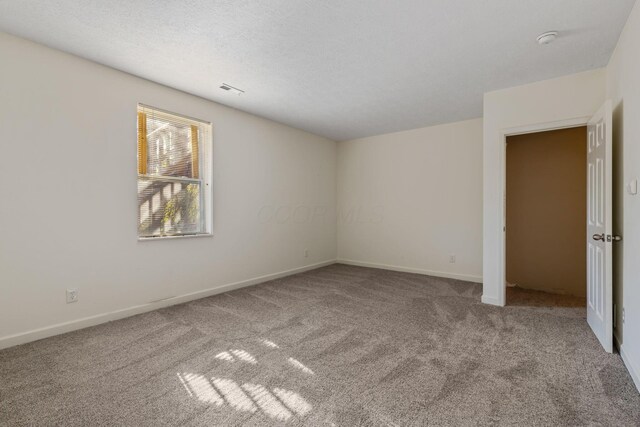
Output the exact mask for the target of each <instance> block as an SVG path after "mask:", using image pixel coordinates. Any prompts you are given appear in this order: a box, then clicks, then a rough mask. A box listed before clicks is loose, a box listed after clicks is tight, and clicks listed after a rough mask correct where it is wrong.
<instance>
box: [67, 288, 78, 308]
mask: <svg viewBox="0 0 640 427" xmlns="http://www.w3.org/2000/svg"><path fill="white" fill-rule="evenodd" d="M72 302H78V290H77V289H67V304H71V303H72Z"/></svg>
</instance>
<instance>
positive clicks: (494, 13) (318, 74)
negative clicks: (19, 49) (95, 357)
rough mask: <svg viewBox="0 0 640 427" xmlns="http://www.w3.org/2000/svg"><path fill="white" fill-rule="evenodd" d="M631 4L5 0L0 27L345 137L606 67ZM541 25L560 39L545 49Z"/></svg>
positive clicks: (451, 117)
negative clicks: (539, 39)
mask: <svg viewBox="0 0 640 427" xmlns="http://www.w3.org/2000/svg"><path fill="white" fill-rule="evenodd" d="M634 1H635V0H615V1H611V0H561V1H559V0H518V1H514V0H484V1H478V0H449V1H442V0H397V1H389V0H361V1H357V0H350V1H349V0H324V1H318V0H288V1H285V0H182V1H167V0H136V1H131V0H111V1H97V0H57V1H41V0H12V1H7V0H0V29H1V30H3V31H6V32H8V33H11V34H15V35H18V36H22V37H25V38H28V39H31V40H35V41H37V42H40V43H43V44H46V45H49V46H52V47H54V48H57V49H60V50H63V51H67V52H70V53H73V54H76V55H79V56H82V57H85V58H88V59H91V60H94V61H96V62H99V63H102V64H106V65H109V66H111V67H114V68H117V69H119V70H123V71H126V72H129V73H131V74H135V75H138V76H141V77H144V78H147V79H150V80H153V81H156V82H159V83H163V84H165V85H168V86H172V87H175V88H177V89H181V90H183V91H186V92H189V93H193V94H196V95H199V96H202V97H204V98H208V99H211V100H213V101H217V102H220V103H222V104H226V105H230V106H233V107H235V108H238V109H240V110H245V111H248V112H251V113H255V114H257V115H260V116H264V117H267V118H270V119H273V120H276V121H279V122H282V123H286V124H289V125H291V126H294V127H297V128H301V129H305V130H308V131H310V132H313V133H316V134H319V135H324V136H327V137H329V138H332V139H335V140H345V139H352V138H357V137H363V136H369V135H376V134H381V133H387V132H393V131H398V130H404V129H411V128H418V127H422V126H428V125H433V124H438V123H445V122H452V121H456V120H463V119H468V118H473V117H480V116H481V115H482V94H483V93H484V92H486V91H490V90H495V89H501V88H505V87H510V86H515V85H519V84H523V83H528V82H532V81H537V80H543V79H547V78H552V77H556V76H560V75H564V74H569V73H574V72H578V71H584V70H589V69H593V68H598V67H601V66H604V65H606V64H607V62H608V59H609V57H610V55H611V52H612V50H613V48H614V47H615V44H616V42H617V39H618V36H619V34H620V31H621V30H622V27H623V26H624V23H625V21H626V19H627V16H628V15H629V12H630V10H631V8H632V6H633V3H634ZM547 30H558V31H560V33H561V37H560V38H559V39H558V40H557V41H556V42H555V43H553V44H551V45H548V46H538V45H537V44H536V42H535V37H536V36H537V35H538V34H539V33H541V32H543V31H547ZM3 60H7V58H3ZM223 82H224V83H228V84H230V85H233V86H236V87H239V88H241V89H243V90H245V91H246V93H245V94H244V95H242V96H240V97H239V96H237V95H233V94H230V93H227V92H224V91H222V90H221V89H219V88H218V86H220V84H221V83H223Z"/></svg>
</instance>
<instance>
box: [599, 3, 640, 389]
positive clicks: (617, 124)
mask: <svg viewBox="0 0 640 427" xmlns="http://www.w3.org/2000/svg"><path fill="white" fill-rule="evenodd" d="M606 81H607V97H608V98H609V99H611V100H612V101H613V162H614V177H613V185H614V192H613V210H614V223H613V232H614V234H619V235H621V236H622V241H620V242H618V243H616V244H614V246H613V248H614V250H613V264H614V270H613V272H614V274H613V297H614V301H615V309H616V312H615V319H616V326H615V328H614V336H615V339H616V341H617V343H618V345H619V346H620V354H621V356H622V359H623V360H624V362H625V364H626V365H627V367H628V368H629V371H630V372H631V374H632V376H633V379H634V381H635V383H636V386H637V387H638V388H639V389H640V262H639V260H640V195H631V194H629V192H628V191H627V185H628V184H629V182H630V181H632V180H634V179H640V2H637V3H636V5H635V6H634V8H633V11H632V12H631V15H630V16H629V19H628V20H627V24H626V26H625V28H624V30H623V31H622V35H621V36H620V40H619V42H618V45H617V46H616V49H615V51H614V53H613V55H612V56H611V61H610V62H609V65H608V66H607V79H606ZM623 309H624V313H625V314H624V316H623V315H622V310H623Z"/></svg>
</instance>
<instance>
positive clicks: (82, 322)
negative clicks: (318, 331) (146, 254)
mask: <svg viewBox="0 0 640 427" xmlns="http://www.w3.org/2000/svg"><path fill="white" fill-rule="evenodd" d="M335 263H336V261H335V260H329V261H324V262H319V263H317V264H311V265H306V266H304V267H298V268H294V269H291V270H286V271H281V272H279V273H273V274H267V275H264V276H260V277H255V278H253V279H248V280H243V281H240V282H235V283H229V284H227V285H222V286H217V287H215V288H210V289H205V290H202V291H197V292H191V293H188V294H184V295H178V296H175V297H171V298H166V299H162V300H159V301H153V302H150V303H146V304H141V305H136V306H133V307H128V308H124V309H121V310H116V311H111V312H108V313H102V314H98V315H95V316H89V317H84V318H82V319H77V320H71V321H69V322H63V323H58V324H56V325H52V326H47V327H44V328H40V329H34V330H31V331H27V332H22V333H19V334H14V335H8V336H6V337H2V338H0V349H3V348H7V347H13V346H15V345H20V344H25V343H28V342H31V341H36V340H39V339H43V338H47V337H51V336H54V335H60V334H64V333H66V332H71V331H75V330H78V329H83V328H87V327H89V326H95V325H99V324H101V323H105V322H110V321H113V320H118V319H123V318H125V317H130V316H134V315H136V314H140V313H145V312H148V311H153V310H157V309H159V308H163V307H168V306H170V305H176V304H182V303H184V302H188V301H193V300H196V299H200V298H205V297H208V296H211V295H216V294H221V293H223V292H228V291H232V290H234V289H240V288H244V287H247V286H253V285H257V284H258V283H263V282H268V281H269V280H274V279H279V278H281V277H286V276H291V275H293V274H298V273H303V272H305V271H309V270H314V269H316V268H320V267H325V266H327V265H331V264H335Z"/></svg>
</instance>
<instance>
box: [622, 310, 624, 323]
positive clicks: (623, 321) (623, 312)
mask: <svg viewBox="0 0 640 427" xmlns="http://www.w3.org/2000/svg"><path fill="white" fill-rule="evenodd" d="M622 324H623V325H624V307H622Z"/></svg>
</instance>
